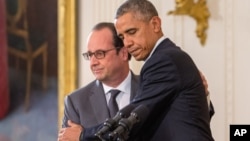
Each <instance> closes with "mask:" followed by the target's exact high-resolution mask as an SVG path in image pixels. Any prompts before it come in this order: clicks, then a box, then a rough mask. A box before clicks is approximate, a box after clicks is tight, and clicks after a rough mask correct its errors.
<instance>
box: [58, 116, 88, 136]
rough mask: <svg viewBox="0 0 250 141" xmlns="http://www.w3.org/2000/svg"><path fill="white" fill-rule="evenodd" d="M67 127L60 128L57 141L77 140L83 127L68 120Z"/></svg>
mask: <svg viewBox="0 0 250 141" xmlns="http://www.w3.org/2000/svg"><path fill="white" fill-rule="evenodd" d="M68 125H69V127H67V128H62V129H60V131H59V133H58V138H57V141H79V137H80V134H81V132H82V131H83V127H82V126H81V125H78V124H76V123H74V122H72V121H71V120H68Z"/></svg>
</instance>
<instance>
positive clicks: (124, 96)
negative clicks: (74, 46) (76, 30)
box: [58, 23, 207, 141]
mask: <svg viewBox="0 0 250 141" xmlns="http://www.w3.org/2000/svg"><path fill="white" fill-rule="evenodd" d="M116 35H117V33H116V31H115V27H114V25H113V24H112V23H99V24H97V25H96V26H95V27H94V28H93V29H92V32H91V33H90V36H89V38H88V44H87V46H88V52H87V53H84V57H85V58H86V59H87V60H90V67H91V70H92V72H93V74H94V75H95V77H96V80H94V81H92V82H91V83H89V84H88V85H86V86H85V87H83V88H80V89H78V90H76V91H74V92H73V93H71V94H70V95H68V96H67V97H66V98H65V113H64V119H63V127H64V128H62V129H61V130H60V132H59V137H58V140H60V141H63V140H78V139H79V136H80V133H81V131H82V130H84V131H87V132H86V133H85V134H84V136H87V137H85V139H86V138H88V137H90V138H88V139H86V140H95V139H96V138H95V137H94V134H95V133H96V132H97V130H98V129H100V128H99V127H100V126H98V127H97V128H95V126H96V125H101V126H102V125H103V124H102V123H103V122H104V121H105V120H106V119H107V118H111V116H110V115H109V110H108V107H107V101H108V98H107V95H108V94H107V93H108V90H107V88H108V87H112V88H120V89H121V90H122V89H123V88H124V89H123V90H122V91H123V92H121V93H120V94H119V95H120V97H118V98H117V100H118V105H119V109H121V108H123V107H124V106H126V105H127V104H129V101H131V100H132V99H133V98H134V96H135V94H136V91H137V89H138V85H139V79H138V76H136V75H134V74H133V73H132V72H131V71H129V64H128V61H129V60H130V57H131V56H130V55H129V54H128V52H127V50H126V48H122V49H121V48H120V47H123V42H122V40H121V39H120V38H118V36H116ZM111 47H113V48H116V52H115V51H114V52H113V53H111V52H110V53H109V50H110V51H112V48H111ZM123 49H124V50H123ZM100 51H105V52H106V53H104V55H103V54H102V53H100ZM98 54H99V55H100V54H102V55H103V56H102V55H101V57H100V56H98ZM204 83H206V80H205V78H204ZM204 85H206V86H207V84H204ZM125 89H126V90H125ZM106 94H107V95H106ZM80 125H81V126H80ZM88 133H89V134H88Z"/></svg>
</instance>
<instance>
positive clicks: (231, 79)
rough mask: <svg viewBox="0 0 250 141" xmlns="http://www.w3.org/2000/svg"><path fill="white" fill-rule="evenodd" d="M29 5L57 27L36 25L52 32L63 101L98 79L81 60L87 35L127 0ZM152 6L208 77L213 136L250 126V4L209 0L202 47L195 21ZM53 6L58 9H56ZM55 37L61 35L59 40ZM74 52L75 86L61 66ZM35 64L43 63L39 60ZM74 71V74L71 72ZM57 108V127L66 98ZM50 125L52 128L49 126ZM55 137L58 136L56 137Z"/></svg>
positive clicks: (50, 0) (135, 65)
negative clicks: (66, 95)
mask: <svg viewBox="0 0 250 141" xmlns="http://www.w3.org/2000/svg"><path fill="white" fill-rule="evenodd" d="M6 1H7V0H6ZM30 1H31V3H33V4H35V5H36V6H35V7H31V8H32V9H33V10H35V11H37V12H36V13H31V15H32V14H41V15H40V16H44V14H45V15H46V14H48V15H50V16H44V17H40V18H45V19H44V20H46V22H49V21H53V22H55V21H57V22H58V23H57V24H48V25H47V26H45V25H41V23H40V22H39V20H34V22H37V25H38V26H40V27H42V28H43V29H44V30H43V31H46V33H48V41H49V52H50V53H49V56H50V57H51V59H50V60H49V61H48V67H49V68H50V70H48V75H49V76H56V77H57V76H60V77H59V78H58V83H65V84H63V85H62V84H59V86H58V91H59V93H58V94H59V97H62V98H63V97H64V96H65V94H68V92H67V93H63V92H62V93H61V92H60V91H62V89H64V87H65V85H71V84H73V83H74V84H76V87H72V88H71V89H70V90H73V89H74V88H79V87H82V86H84V85H85V84H87V83H88V82H90V81H92V80H93V79H94V77H93V75H92V73H91V71H90V69H89V62H88V61H85V60H84V59H83V57H82V56H81V53H82V52H85V51H86V39H87V36H88V34H89V32H90V30H91V28H92V27H93V25H95V24H96V23H98V22H102V21H110V22H113V18H114V13H115V10H116V8H117V7H118V6H119V5H120V4H121V3H122V2H123V1H124V0H74V1H73V0H72V1H68V0H43V1H39V0H30ZM150 1H151V2H152V3H153V4H154V5H155V6H156V8H157V10H158V12H159V16H160V17H161V19H162V28H163V31H164V33H165V36H166V37H169V38H170V39H171V40H173V41H174V42H175V43H176V44H177V45H178V46H180V47H181V48H182V49H183V50H185V51H186V52H187V53H189V54H190V55H191V57H192V58H193V60H194V62H195V63H196V64H197V66H198V68H199V69H200V70H201V71H202V72H203V73H204V75H205V76H206V78H207V81H208V84H209V91H210V98H211V100H212V102H213V104H214V108H215V115H214V117H213V118H212V120H211V128H212V133H213V136H214V138H215V140H218V141H228V140H229V125H230V124H250V111H249V110H248V107H250V102H249V99H250V95H249V85H250V82H249V80H250V74H249V72H250V62H249V61H248V60H250V55H249V53H250V40H249V37H250V30H249V27H248V25H250V15H249V13H250V9H249V7H250V1H249V0H241V1H235V0H207V7H208V10H209V12H210V17H209V19H208V23H209V27H208V29H207V30H206V33H207V38H206V42H205V44H204V45H202V44H201V43H200V40H199V38H197V37H196V33H195V28H196V22H195V20H194V19H193V18H192V17H190V16H187V15H183V16H176V15H168V14H167V13H168V12H169V11H171V10H174V9H175V6H176V5H175V0H150ZM187 1H188V0H187ZM191 1H192V0H191ZM193 1H195V2H197V1H199V0H193ZM71 4H73V5H71ZM55 7H56V8H57V7H58V9H56V8H55ZM69 7H70V8H69ZM67 8H69V9H70V12H68V11H67V10H68V9H67ZM39 11H40V12H39ZM41 11H42V12H41ZM50 11H51V13H50ZM57 12H58V13H57ZM57 14H58V17H57ZM67 18H68V19H67ZM66 21H67V22H66ZM41 22H44V21H41ZM71 22H72V23H71ZM57 33H58V36H56V35H57ZM64 34H67V35H68V37H69V38H70V39H69V38H66V37H67V36H64ZM63 37H64V38H63ZM69 40H73V41H75V43H73V44H72V43H71V44H70V43H69V44H68V42H70V41H69ZM57 46H58V48H57ZM72 48H73V49H74V50H73V52H74V53H75V56H70V58H76V60H75V61H73V62H74V63H76V64H74V63H68V64H67V65H69V66H70V68H73V74H74V77H76V78H74V79H73V80H77V81H76V82H75V81H64V80H65V79H64V78H66V77H68V76H67V75H64V74H67V73H68V72H67V70H64V69H63V68H62V66H61V63H60V62H62V60H64V59H65V57H66V56H63V55H62V54H63V53H67V52H68V51H69V50H70V51H72ZM54 50H57V51H56V52H55V51H54ZM53 53H59V54H58V57H57V54H53ZM57 59H58V60H57ZM37 61H38V62H39V59H38V60H37ZM9 62H10V65H11V66H14V65H15V64H14V62H13V60H12V58H9ZM21 63H22V62H21ZM37 64H39V63H37ZM55 64H56V65H55ZM57 64H58V67H59V69H58V68H57ZM142 65H143V62H136V61H135V60H131V62H130V66H131V69H132V70H133V71H134V72H135V73H137V74H139V72H140V69H141V66H142ZM39 67H40V66H39V65H36V66H35V68H34V71H35V72H36V73H38V74H39V73H41V72H40V69H39ZM66 68H67V67H66ZM20 69H22V67H21V68H20ZM62 70H63V72H62ZM70 71H71V73H72V70H69V72H70ZM70 90H68V91H70ZM58 104H59V107H56V108H59V109H58V110H59V119H58V122H59V121H60V120H61V118H60V116H61V115H62V113H63V110H62V107H63V101H62V99H60V98H59V99H58ZM0 122H1V121H0ZM48 124H50V123H49V122H48ZM58 126H60V125H58ZM0 128H1V127H0ZM54 136H55V137H56V133H55V135H54Z"/></svg>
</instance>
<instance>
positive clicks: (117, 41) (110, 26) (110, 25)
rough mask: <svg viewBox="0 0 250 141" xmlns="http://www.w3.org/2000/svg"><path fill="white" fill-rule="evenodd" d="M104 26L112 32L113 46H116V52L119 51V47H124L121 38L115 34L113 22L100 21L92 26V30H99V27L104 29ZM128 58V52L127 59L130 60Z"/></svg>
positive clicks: (129, 57)
mask: <svg viewBox="0 0 250 141" xmlns="http://www.w3.org/2000/svg"><path fill="white" fill-rule="evenodd" d="M104 28H108V29H109V30H110V31H111V32H112V35H113V44H114V46H115V48H117V52H119V51H120V49H121V48H123V47H124V44H123V41H122V39H121V38H119V37H118V35H117V32H116V29H115V25H114V23H111V22H100V23H98V24H96V25H95V26H94V27H93V28H92V31H95V30H101V29H104ZM130 59H131V54H128V60H130Z"/></svg>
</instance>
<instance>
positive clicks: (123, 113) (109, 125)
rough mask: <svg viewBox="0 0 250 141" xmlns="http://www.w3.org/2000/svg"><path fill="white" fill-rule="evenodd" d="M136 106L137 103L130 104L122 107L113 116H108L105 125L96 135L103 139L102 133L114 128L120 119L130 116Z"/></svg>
mask: <svg viewBox="0 0 250 141" xmlns="http://www.w3.org/2000/svg"><path fill="white" fill-rule="evenodd" d="M134 108H135V105H133V104H129V105H127V106H126V107H124V108H122V109H121V110H120V111H118V112H117V114H116V115H115V116H114V117H113V118H108V119H106V121H105V122H104V123H103V127H102V128H101V129H100V130H99V131H98V132H97V133H96V134H95V136H96V137H98V138H100V139H102V137H101V136H102V135H103V134H105V133H106V132H108V131H110V130H113V128H115V127H116V126H117V124H118V122H119V120H120V119H122V118H126V117H128V116H129V113H130V112H131V111H132V110H133V109H134Z"/></svg>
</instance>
